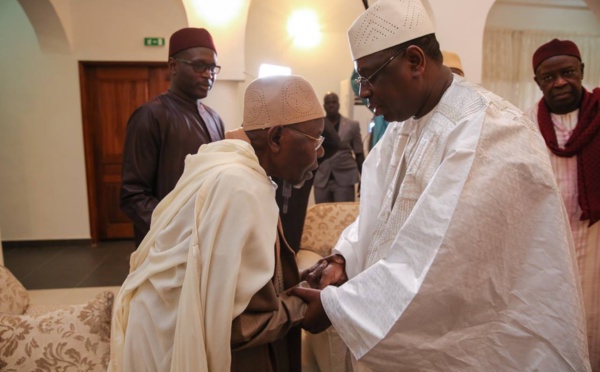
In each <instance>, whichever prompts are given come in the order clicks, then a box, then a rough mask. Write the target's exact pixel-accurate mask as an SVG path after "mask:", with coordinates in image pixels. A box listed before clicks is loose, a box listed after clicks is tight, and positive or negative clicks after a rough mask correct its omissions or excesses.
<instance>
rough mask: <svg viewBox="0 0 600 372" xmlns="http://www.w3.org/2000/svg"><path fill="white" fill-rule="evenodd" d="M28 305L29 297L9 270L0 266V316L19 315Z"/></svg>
mask: <svg viewBox="0 0 600 372" xmlns="http://www.w3.org/2000/svg"><path fill="white" fill-rule="evenodd" d="M28 305H29V295H28V294H27V290H26V289H25V287H23V285H22V284H21V282H19V281H18V280H17V278H15V276H14V275H13V274H12V273H11V272H10V270H9V269H8V268H6V267H4V266H2V265H0V314H14V315H20V314H23V313H24V312H25V309H27V306H28Z"/></svg>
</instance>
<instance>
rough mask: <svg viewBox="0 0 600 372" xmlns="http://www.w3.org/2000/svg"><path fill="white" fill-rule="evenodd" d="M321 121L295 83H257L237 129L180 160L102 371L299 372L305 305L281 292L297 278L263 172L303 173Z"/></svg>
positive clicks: (306, 88) (310, 96)
mask: <svg viewBox="0 0 600 372" xmlns="http://www.w3.org/2000/svg"><path fill="white" fill-rule="evenodd" d="M323 117H324V113H323V109H322V108H321V105H320V102H319V99H318V98H317V96H316V94H315V92H314V90H313V88H312V87H311V85H310V84H309V83H308V82H307V81H306V80H305V79H303V78H301V77H299V76H271V77H266V78H261V79H257V80H255V81H253V82H252V83H251V84H250V85H249V86H248V88H247V89H246V92H245V97H244V114H243V127H242V128H239V129H237V130H235V131H232V132H228V133H227V139H226V140H224V141H218V142H215V143H211V144H208V145H204V146H202V147H201V148H200V150H198V152H197V154H195V155H190V156H188V157H187V159H186V162H185V170H184V173H183V175H182V176H181V179H180V180H179V182H178V183H177V186H176V187H175V189H174V190H173V191H172V192H171V193H169V195H167V197H165V198H164V199H163V200H162V201H161V202H160V203H159V205H158V206H157V208H156V211H155V213H154V215H153V219H152V224H151V229H150V231H149V233H148V236H147V237H146V239H144V241H143V242H142V244H141V245H140V247H139V248H138V250H137V251H136V252H135V253H134V254H133V256H132V258H131V271H130V274H129V276H128V277H127V279H126V280H125V283H124V284H123V286H122V287H121V290H120V292H119V295H118V296H117V299H116V301H115V311H114V314H115V315H114V317H113V323H112V333H111V367H112V371H113V372H116V371H177V372H184V371H189V372H192V371H193V372H196V371H205V372H208V371H211V372H212V371H215V372H216V371H282V372H286V371H297V372H300V368H301V365H300V356H301V354H300V329H299V327H297V326H298V325H299V324H300V323H301V321H302V319H303V317H304V311H305V305H304V304H303V303H302V301H300V300H299V299H298V298H297V297H293V296H288V295H287V294H286V293H285V292H284V291H285V290H287V289H288V288H290V287H293V286H295V285H296V284H298V282H299V274H298V267H297V266H296V262H295V254H294V252H293V251H292V250H291V249H290V247H288V246H287V245H286V244H285V241H284V240H283V239H282V238H281V237H282V235H281V234H282V231H281V228H279V229H278V216H279V210H278V207H277V204H276V202H275V185H274V183H273V182H272V180H271V177H273V176H277V177H278V178H280V179H283V180H285V181H286V182H289V183H290V184H292V185H295V186H301V185H302V184H303V183H304V182H306V181H307V180H309V179H310V178H312V172H313V171H314V170H315V169H316V168H317V165H318V163H317V158H318V157H320V156H323V148H322V147H321V145H322V144H323V140H324V138H323V137H322V136H321V134H322V132H323ZM278 231H279V234H278Z"/></svg>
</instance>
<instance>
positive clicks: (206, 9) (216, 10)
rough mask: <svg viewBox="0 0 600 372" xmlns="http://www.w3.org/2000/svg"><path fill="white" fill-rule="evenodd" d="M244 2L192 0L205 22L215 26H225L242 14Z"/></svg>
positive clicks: (240, 0) (234, 0)
mask: <svg viewBox="0 0 600 372" xmlns="http://www.w3.org/2000/svg"><path fill="white" fill-rule="evenodd" d="M243 4H244V0H218V1H215V0H192V5H193V7H194V9H195V11H196V14H198V15H199V16H200V17H201V18H202V19H203V20H205V21H206V22H207V23H209V24H211V25H213V26H225V25H228V24H229V23H230V22H232V21H233V20H234V19H235V18H236V17H237V16H238V15H239V13H240V11H241V9H242V5H243Z"/></svg>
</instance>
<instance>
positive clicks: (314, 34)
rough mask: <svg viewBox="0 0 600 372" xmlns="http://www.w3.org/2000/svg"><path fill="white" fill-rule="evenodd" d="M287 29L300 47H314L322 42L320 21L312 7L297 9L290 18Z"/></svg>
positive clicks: (295, 43)
mask: <svg viewBox="0 0 600 372" xmlns="http://www.w3.org/2000/svg"><path fill="white" fill-rule="evenodd" d="M287 30H288V34H289V35H290V36H291V37H292V39H293V40H294V45H296V46H297V47H298V48H302V49H306V48H312V47H315V46H317V45H318V44H319V43H320V42H321V28H320V27H319V21H318V18H317V15H316V13H315V12H314V11H312V10H310V9H298V10H295V11H294V12H293V13H292V14H291V15H290V18H289V19H288V23H287Z"/></svg>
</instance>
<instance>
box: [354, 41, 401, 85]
mask: <svg viewBox="0 0 600 372" xmlns="http://www.w3.org/2000/svg"><path fill="white" fill-rule="evenodd" d="M404 51H406V49H400V50H399V51H397V52H396V53H394V55H393V56H391V57H390V58H389V59H388V60H387V61H385V62H384V63H383V65H381V66H379V68H378V69H377V70H375V72H373V73H372V74H371V76H369V77H367V78H366V77H362V76H359V77H357V78H356V79H355V80H354V82H355V83H356V85H358V87H359V88H362V87H363V86H367V85H368V86H369V87H372V86H373V83H372V82H371V80H372V79H373V77H375V75H377V74H378V73H379V72H381V70H383V69H384V68H385V67H386V66H387V65H388V64H389V63H390V62H392V60H393V59H394V58H396V57H398V56H399V55H400V53H404Z"/></svg>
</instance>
